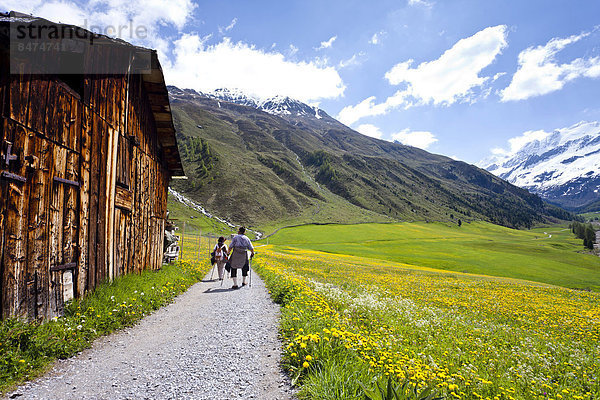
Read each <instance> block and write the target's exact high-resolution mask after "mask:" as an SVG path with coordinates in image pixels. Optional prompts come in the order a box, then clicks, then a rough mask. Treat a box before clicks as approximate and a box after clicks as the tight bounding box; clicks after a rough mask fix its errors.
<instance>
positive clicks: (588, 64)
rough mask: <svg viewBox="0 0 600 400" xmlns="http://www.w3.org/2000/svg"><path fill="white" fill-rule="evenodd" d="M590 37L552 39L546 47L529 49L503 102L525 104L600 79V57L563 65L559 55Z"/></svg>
mask: <svg viewBox="0 0 600 400" xmlns="http://www.w3.org/2000/svg"><path fill="white" fill-rule="evenodd" d="M588 35H589V33H582V34H581V35H573V36H570V37H568V38H562V39H561V38H554V39H551V40H550V41H549V42H548V43H546V44H545V45H544V46H537V47H529V48H527V49H525V50H523V51H522V52H521V53H520V54H519V68H518V69H517V72H515V74H514V75H513V77H512V81H511V82H510V85H509V86H508V87H506V88H505V89H503V90H502V91H500V97H501V100H502V101H511V100H525V99H528V98H530V97H535V96H541V95H544V94H548V93H551V92H554V91H557V90H560V89H562V88H563V87H564V86H565V84H566V83H567V82H570V81H573V80H575V79H578V78H581V77H587V78H598V77H600V57H590V58H577V59H575V60H573V61H571V62H570V63H564V64H559V63H557V61H556V59H555V57H556V55H557V54H558V53H559V52H560V51H561V50H563V49H564V48H565V47H567V46H568V45H570V44H573V43H575V42H578V41H579V40H581V39H583V38H584V37H586V36H588Z"/></svg>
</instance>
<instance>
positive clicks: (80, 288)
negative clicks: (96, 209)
mask: <svg viewBox="0 0 600 400" xmlns="http://www.w3.org/2000/svg"><path fill="white" fill-rule="evenodd" d="M81 116H82V118H81V133H80V140H79V144H80V154H81V165H80V172H79V175H80V177H81V191H80V193H79V261H78V270H77V285H76V286H77V295H78V296H79V297H82V296H83V295H84V293H85V291H86V290H88V285H89V282H88V279H89V268H90V266H89V260H90V257H89V253H88V252H89V245H90V243H89V228H90V223H89V222H90V221H89V220H90V212H89V208H90V178H91V176H90V175H91V174H90V164H91V152H92V136H91V133H92V127H93V117H92V115H91V112H90V109H89V108H88V107H86V106H84V107H82V110H81Z"/></svg>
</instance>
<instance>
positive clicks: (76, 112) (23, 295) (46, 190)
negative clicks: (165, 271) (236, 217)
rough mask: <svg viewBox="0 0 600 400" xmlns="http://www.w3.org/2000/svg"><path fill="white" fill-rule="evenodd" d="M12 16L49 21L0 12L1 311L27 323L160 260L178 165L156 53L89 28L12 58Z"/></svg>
mask: <svg viewBox="0 0 600 400" xmlns="http://www.w3.org/2000/svg"><path fill="white" fill-rule="evenodd" d="M11 24H12V25H15V24H17V25H18V24H25V26H30V25H35V24H52V23H51V22H49V21H45V20H43V19H39V18H34V17H26V16H23V15H19V14H16V13H9V14H0V28H1V29H0V52H1V55H0V115H1V120H0V146H1V147H0V272H1V281H0V291H1V295H0V310H1V316H2V317H3V318H6V317H10V316H16V317H21V318H27V319H30V320H32V319H42V318H51V317H54V316H59V315H61V314H62V313H63V309H64V304H65V302H66V301H68V300H70V299H71V298H73V297H80V296H82V295H84V294H85V293H86V292H88V291H90V290H92V289H94V287H96V286H97V285H98V284H99V283H100V282H102V281H105V280H112V279H114V278H116V277H118V276H120V275H123V274H127V273H132V272H139V271H141V270H143V269H158V268H160V267H161V264H162V252H163V235H164V224H165V218H166V213H167V186H168V183H169V180H170V179H171V177H172V176H182V175H183V169H182V165H181V160H180V156H179V152H178V149H177V142H176V138H175V129H174V126H173V121H172V116H171V110H170V105H169V98H168V94H167V89H166V86H165V82H164V76H163V73H162V69H161V66H160V63H159V61H158V58H157V55H156V52H155V51H152V50H148V49H143V48H139V47H135V46H132V45H130V44H128V43H126V42H123V41H121V40H116V39H112V38H109V37H106V36H100V35H95V36H94V43H93V45H92V46H90V45H89V42H88V43H85V46H83V45H81V43H78V40H79V38H78V36H73V37H71V38H70V39H69V41H68V42H67V44H68V46H66V47H65V46H64V43H62V45H63V46H62V47H53V48H51V49H50V50H48V51H44V52H38V54H36V55H35V57H31V56H30V55H29V56H23V57H21V56H19V54H18V52H17V51H16V48H14V49H13V47H12V45H13V44H14V41H11V40H13V38H14V36H12V38H11V32H12V31H11V26H12V25H11ZM53 26H58V27H60V28H61V29H62V32H63V34H64V33H65V32H67V33H69V32H71V33H72V32H74V31H75V30H79V32H80V33H81V28H78V27H73V26H69V25H61V24H53ZM88 33H90V32H88ZM12 34H14V32H12ZM136 57H138V58H143V57H146V65H143V66H142V67H139V66H133V67H132V65H133V64H135V63H134V62H133V60H134V59H136ZM123 60H125V64H124V65H125V67H123V66H122V65H114V67H115V68H112V66H113V65H112V64H111V63H115V64H119V63H123ZM61 63H63V64H64V65H67V64H66V63H68V64H69V65H71V66H72V65H73V63H76V66H77V68H79V69H78V70H76V71H69V73H62V70H56V69H53V68H54V67H56V66H57V65H58V66H60V65H61ZM138 64H139V63H138ZM142 64H143V63H142ZM46 66H51V67H52V68H46Z"/></svg>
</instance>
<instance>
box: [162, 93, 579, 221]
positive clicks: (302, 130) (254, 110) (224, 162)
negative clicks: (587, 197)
mask: <svg viewBox="0 0 600 400" xmlns="http://www.w3.org/2000/svg"><path fill="white" fill-rule="evenodd" d="M169 91H170V95H171V101H172V103H171V105H172V109H173V114H174V119H175V123H176V127H177V130H178V132H179V136H178V140H179V142H180V143H181V147H182V154H183V159H184V162H186V163H187V164H188V165H187V166H186V172H187V173H188V176H190V180H189V181H188V182H186V183H178V187H177V190H179V191H182V192H184V193H186V195H188V196H190V197H192V198H195V199H197V200H198V201H200V203H202V204H203V205H205V206H206V207H207V208H209V209H211V211H215V212H218V213H219V215H221V216H223V217H226V218H227V219H229V220H231V221H241V222H247V223H252V224H263V225H264V224H268V223H271V222H273V221H279V222H291V223H296V222H313V221H319V222H361V221H367V220H380V221H392V220H441V221H449V222H451V221H453V222H454V223H456V221H457V219H458V218H461V219H463V221H468V220H474V219H484V220H487V221H490V222H495V223H498V224H501V225H506V226H512V227H523V226H525V227H527V226H531V225H532V224H534V223H536V222H542V221H548V220H549V219H556V218H558V217H561V218H564V217H568V214H566V213H564V212H562V210H558V209H556V208H553V207H551V206H549V205H547V204H544V203H543V202H542V200H541V199H540V198H539V197H538V196H535V195H532V194H530V193H529V192H527V191H526V190H524V189H520V188H517V187H515V186H513V185H510V184H508V183H506V182H505V181H503V180H501V179H499V178H497V177H495V176H494V175H492V174H490V173H488V172H486V171H483V170H481V169H479V168H477V167H475V166H472V165H469V164H466V163H464V162H461V161H455V160H452V159H451V158H448V157H445V156H441V155H436V154H432V153H428V152H426V151H424V150H421V149H418V148H414V147H410V146H405V145H402V144H397V143H391V142H387V141H383V140H379V139H375V138H371V137H368V136H365V135H362V134H360V133H358V132H356V131H354V130H352V129H350V128H348V127H347V126H345V125H343V124H342V123H340V122H339V121H337V120H335V119H333V118H332V117H330V116H329V115H328V114H327V113H325V112H324V111H322V110H319V111H317V112H315V114H312V113H305V114H302V113H301V112H299V110H302V109H306V108H305V107H304V106H306V107H311V106H308V105H305V104H303V103H301V102H298V101H295V102H293V103H288V104H287V105H288V108H287V109H285V110H286V111H287V112H284V113H279V114H272V113H267V112H265V111H264V110H262V109H260V108H258V106H257V104H256V103H254V105H253V106H247V105H246V104H247V101H246V99H245V98H243V97H241V96H235V97H234V98H235V100H236V101H239V102H243V103H245V104H236V103H234V102H230V101H227V100H224V99H223V97H218V98H215V96H212V95H206V94H200V93H199V92H195V91H193V92H192V91H189V90H181V89H177V88H174V87H170V88H169ZM290 105H294V107H293V108H290ZM312 109H313V110H314V108H312ZM321 111H322V112H321ZM317 116H319V117H320V118H318V117H317ZM194 141H196V142H197V141H201V142H202V143H203V144H202V146H209V147H210V152H211V154H216V155H217V158H218V160H217V161H214V160H213V161H214V162H215V164H214V167H211V168H207V165H209V164H210V163H211V162H213V161H210V162H209V161H207V160H204V161H202V164H201V166H200V167H199V166H198V165H199V163H200V161H198V157H197V156H196V155H195V153H194V152H193V151H190V148H191V147H190V146H192V144H193V143H192V142H194ZM198 146H199V145H196V147H198ZM240 164H242V165H243V167H241V166H240ZM236 168H238V169H239V170H240V171H241V172H240V173H242V174H243V176H237V177H236V176H232V175H231V174H229V173H224V171H229V170H230V169H234V170H235V169H236ZM199 171H200V172H199ZM248 181H250V182H251V183H249V182H248ZM224 187H226V188H228V189H229V190H223V188H224ZM207 188H210V190H207ZM235 204H243V205H244V206H243V207H236V206H235Z"/></svg>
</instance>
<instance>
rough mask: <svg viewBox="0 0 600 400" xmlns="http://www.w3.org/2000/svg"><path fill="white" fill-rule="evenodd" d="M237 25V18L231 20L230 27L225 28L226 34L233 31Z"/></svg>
mask: <svg viewBox="0 0 600 400" xmlns="http://www.w3.org/2000/svg"><path fill="white" fill-rule="evenodd" d="M235 24H237V18H234V19H232V20H231V22H230V23H229V25H227V26H226V27H225V32H229V31H230V30H232V29H233V27H234V26H235Z"/></svg>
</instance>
